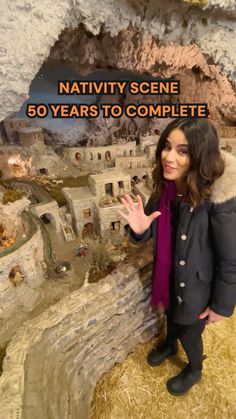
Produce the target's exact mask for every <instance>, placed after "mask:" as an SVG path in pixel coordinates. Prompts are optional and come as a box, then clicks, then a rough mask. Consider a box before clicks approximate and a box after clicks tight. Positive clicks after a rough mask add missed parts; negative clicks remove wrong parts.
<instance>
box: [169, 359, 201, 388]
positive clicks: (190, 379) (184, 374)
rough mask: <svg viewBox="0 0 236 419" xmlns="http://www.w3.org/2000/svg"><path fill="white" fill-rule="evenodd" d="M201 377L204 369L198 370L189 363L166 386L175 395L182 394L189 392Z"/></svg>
mask: <svg viewBox="0 0 236 419" xmlns="http://www.w3.org/2000/svg"><path fill="white" fill-rule="evenodd" d="M201 378H202V370H197V369H196V368H192V367H191V366H190V365H189V364H187V365H186V367H185V368H184V369H183V370H182V371H181V372H180V373H179V374H178V375H176V376H175V377H172V378H170V379H169V380H168V381H167V383H166V387H167V390H168V391H169V393H171V394H173V395H174V396H182V395H183V394H185V393H187V392H188V391H189V390H190V388H191V387H192V386H193V385H194V384H197V383H198V382H199V381H200V380H201Z"/></svg>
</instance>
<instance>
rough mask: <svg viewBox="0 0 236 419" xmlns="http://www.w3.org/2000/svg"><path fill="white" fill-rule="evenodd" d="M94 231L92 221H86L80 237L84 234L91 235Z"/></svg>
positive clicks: (84, 235)
mask: <svg viewBox="0 0 236 419" xmlns="http://www.w3.org/2000/svg"><path fill="white" fill-rule="evenodd" d="M93 233H94V226H93V223H87V224H85V225H84V227H83V230H82V238H83V239H84V237H86V236H91V235H92V234H93Z"/></svg>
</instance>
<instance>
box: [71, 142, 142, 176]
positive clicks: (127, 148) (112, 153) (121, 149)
mask: <svg viewBox="0 0 236 419" xmlns="http://www.w3.org/2000/svg"><path fill="white" fill-rule="evenodd" d="M63 154H64V156H65V157H66V159H67V160H68V161H69V162H70V163H71V164H73V165H75V166H77V167H79V168H80V167H81V169H83V168H85V167H86V168H87V169H88V168H89V167H91V169H93V170H94V169H96V170H99V169H106V168H107V167H108V163H109V162H113V164H114V162H115V158H116V157H117V156H124V155H126V156H130V155H131V154H132V155H135V154H136V143H135V142H134V141H133V142H128V143H125V144H120V145H119V144H114V145H106V146H102V147H77V148H75V147H64V150H63ZM108 156H109V157H110V158H107V157H108Z"/></svg>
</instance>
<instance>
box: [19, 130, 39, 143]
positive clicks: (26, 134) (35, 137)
mask: <svg viewBox="0 0 236 419" xmlns="http://www.w3.org/2000/svg"><path fill="white" fill-rule="evenodd" d="M18 133H19V140H20V143H21V144H22V146H23V147H32V146H33V145H35V144H36V143H41V144H44V136H43V130H42V128H40V127H26V128H20V129H19V130H18Z"/></svg>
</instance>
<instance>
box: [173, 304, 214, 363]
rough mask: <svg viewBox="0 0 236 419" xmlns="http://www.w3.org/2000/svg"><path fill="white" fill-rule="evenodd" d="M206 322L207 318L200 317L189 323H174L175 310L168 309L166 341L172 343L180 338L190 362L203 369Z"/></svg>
mask: <svg viewBox="0 0 236 419" xmlns="http://www.w3.org/2000/svg"><path fill="white" fill-rule="evenodd" d="M205 322H206V321H205V319H202V320H201V319H199V320H197V321H196V322H195V323H193V324H189V325H185V324H178V323H174V321H173V312H172V311H167V338H166V341H167V342H168V343H169V344H171V343H173V342H174V341H175V340H177V339H179V340H180V342H181V344H182V346H183V348H184V350H185V352H186V355H187V358H188V362H189V364H190V365H191V367H193V368H196V369H202V362H203V343H202V332H203V330H204V329H205Z"/></svg>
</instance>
